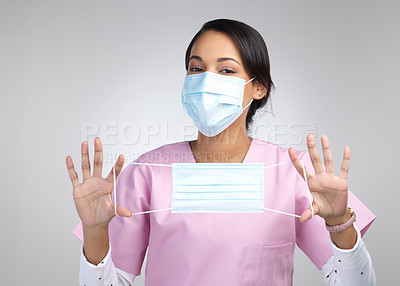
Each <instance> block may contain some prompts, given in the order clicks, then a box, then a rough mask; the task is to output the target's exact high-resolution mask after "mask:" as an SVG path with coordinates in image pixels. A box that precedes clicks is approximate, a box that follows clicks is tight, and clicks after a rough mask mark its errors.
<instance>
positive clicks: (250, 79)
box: [244, 77, 254, 85]
mask: <svg viewBox="0 0 400 286" xmlns="http://www.w3.org/2000/svg"><path fill="white" fill-rule="evenodd" d="M253 79H254V77H253V78H252V79H250V80H248V81H246V82H245V83H244V85H246V84H248V83H249V82H251V81H252V80H253Z"/></svg>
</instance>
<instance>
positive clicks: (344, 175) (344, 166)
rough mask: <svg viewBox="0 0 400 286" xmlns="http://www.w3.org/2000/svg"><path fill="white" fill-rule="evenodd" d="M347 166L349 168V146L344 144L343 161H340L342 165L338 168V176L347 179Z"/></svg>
mask: <svg viewBox="0 0 400 286" xmlns="http://www.w3.org/2000/svg"><path fill="white" fill-rule="evenodd" d="M349 168H350V148H349V146H346V147H344V152H343V162H342V167H341V169H340V174H339V177H342V178H345V179H347V175H348V173H349Z"/></svg>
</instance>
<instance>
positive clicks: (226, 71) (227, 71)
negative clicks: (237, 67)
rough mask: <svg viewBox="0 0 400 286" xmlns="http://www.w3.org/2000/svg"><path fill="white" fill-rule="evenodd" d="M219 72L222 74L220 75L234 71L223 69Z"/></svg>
mask: <svg viewBox="0 0 400 286" xmlns="http://www.w3.org/2000/svg"><path fill="white" fill-rule="evenodd" d="M220 72H222V73H235V71H233V70H230V69H223V70H221V71H220Z"/></svg>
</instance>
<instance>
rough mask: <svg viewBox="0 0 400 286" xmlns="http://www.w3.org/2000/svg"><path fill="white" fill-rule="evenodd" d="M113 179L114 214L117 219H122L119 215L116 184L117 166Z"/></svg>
mask: <svg viewBox="0 0 400 286" xmlns="http://www.w3.org/2000/svg"><path fill="white" fill-rule="evenodd" d="M115 163H117V162H115ZM113 179H114V212H115V215H116V216H117V217H121V216H120V215H118V214H117V185H116V183H115V165H114V167H113Z"/></svg>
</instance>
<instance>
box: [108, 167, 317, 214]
mask: <svg viewBox="0 0 400 286" xmlns="http://www.w3.org/2000/svg"><path fill="white" fill-rule="evenodd" d="M290 162H291V161H290V160H289V161H285V162H282V163H278V164H275V165H270V166H264V164H263V163H172V165H168V164H151V163H135V162H133V163H131V164H137V165H151V166H159V167H172V184H173V186H172V200H171V207H168V208H163V209H157V210H148V211H143V212H136V213H132V215H138V214H145V213H152V212H158V211H168V210H170V211H171V213H263V212H264V210H268V211H272V212H276V213H280V214H284V215H289V216H294V217H298V218H300V216H299V215H296V214H291V213H287V212H284V211H281V210H274V209H270V208H265V207H264V173H265V169H267V168H272V167H278V166H279V165H282V164H287V163H290ZM300 162H301V164H302V166H303V174H304V178H305V183H306V188H307V190H309V188H308V182H307V177H306V172H305V167H304V164H303V162H302V161H301V160H300ZM114 169H115V168H113V170H114ZM308 198H309V201H310V206H311V211H312V215H313V216H314V210H313V207H312V201H313V199H312V196H311V193H310V192H308ZM114 207H115V210H114V211H115V215H116V216H119V215H117V190H116V184H115V170H114Z"/></svg>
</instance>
